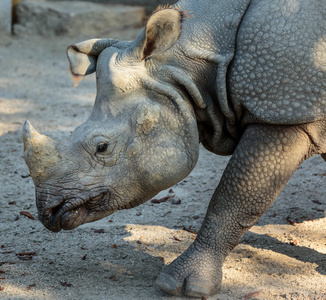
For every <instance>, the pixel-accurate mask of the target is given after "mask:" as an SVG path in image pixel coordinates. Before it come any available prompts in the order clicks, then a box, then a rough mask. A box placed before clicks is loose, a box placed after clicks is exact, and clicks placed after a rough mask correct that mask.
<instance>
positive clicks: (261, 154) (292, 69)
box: [24, 0, 326, 297]
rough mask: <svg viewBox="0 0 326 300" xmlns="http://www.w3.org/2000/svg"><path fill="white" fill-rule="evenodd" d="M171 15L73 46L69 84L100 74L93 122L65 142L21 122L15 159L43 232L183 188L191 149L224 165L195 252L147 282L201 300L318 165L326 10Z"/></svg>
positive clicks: (212, 8) (200, 4) (325, 88)
mask: <svg viewBox="0 0 326 300" xmlns="http://www.w3.org/2000/svg"><path fill="white" fill-rule="evenodd" d="M176 6H177V7H179V10H178V9H173V8H172V9H171V8H169V9H163V10H159V11H158V12H156V13H154V14H153V15H152V16H151V18H150V19H149V21H148V24H147V26H146V28H145V29H144V31H142V32H141V33H140V34H139V36H138V37H137V38H136V39H135V40H134V41H132V42H119V41H116V40H106V39H103V40H89V41H85V42H82V43H79V44H76V45H72V46H71V47H69V48H68V58H69V61H70V66H71V71H72V73H73V75H74V76H75V77H76V78H79V79H80V78H82V76H84V75H87V74H90V73H92V72H95V71H96V76H97V96H96V101H95V105H94V108H93V112H92V114H91V116H90V117H89V119H88V120H87V121H86V122H85V123H83V124H82V125H80V126H79V127H78V128H77V129H76V130H75V131H74V132H73V133H72V135H71V137H70V138H69V139H68V140H67V141H66V142H64V143H57V142H54V141H52V140H51V139H49V138H48V137H45V136H42V135H39V134H38V133H37V132H36V131H35V130H34V129H33V128H32V127H31V125H30V124H29V123H26V125H25V126H24V145H25V147H24V148H25V160H26V162H27V164H28V166H29V168H30V170H31V174H32V176H33V180H34V183H35V186H36V197H37V205H38V209H39V216H40V219H41V221H42V222H43V224H44V225H45V226H46V227H47V228H49V229H50V230H52V231H59V230H61V229H73V228H75V227H77V226H79V225H81V224H83V223H86V222H92V221H95V220H98V219H100V218H103V217H105V216H107V215H109V214H111V213H113V212H115V211H116V210H118V209H124V208H132V207H134V206H136V205H139V204H141V203H143V202H144V201H146V200H147V199H149V198H150V197H152V196H153V195H154V194H155V193H157V192H158V191H159V190H162V189H164V188H166V187H168V186H171V185H173V184H174V183H176V182H178V181H180V180H181V179H183V178H184V177H185V176H186V175H187V174H188V173H189V172H190V171H191V170H192V168H193V167H194V165H195V163H196V160H197V157H198V142H199V141H201V142H202V143H203V145H204V146H205V147H206V148H207V149H208V150H210V151H212V152H214V153H217V154H222V155H228V154H232V158H231V160H230V162H229V164H228V166H227V168H226V170H225V172H224V174H223V176H222V179H221V181H220V183H219V185H218V187H217V189H216V191H215V193H214V195H213V197H212V200H211V202H210V205H209V207H208V210H207V214H206V217H205V220H204V222H203V225H202V228H201V229H200V232H199V233H198V236H197V239H196V240H195V242H194V243H193V244H192V245H191V246H190V247H189V249H188V250H187V251H185V253H183V254H182V255H181V256H180V257H179V258H177V259H176V260H175V261H174V262H172V263H171V264H170V265H169V266H167V267H166V268H164V269H163V271H162V273H161V274H160V276H159V277H158V279H157V281H156V282H157V284H158V286H160V287H161V288H162V289H163V290H165V291H167V292H169V293H171V294H174V295H180V294H185V295H188V296H194V297H199V296H209V295H212V294H214V293H216V292H217V291H218V289H219V288H220V284H221V279H222V264H223V261H224V259H225V257H226V255H227V254H228V253H229V252H230V251H231V250H232V249H233V247H234V246H235V245H237V243H239V241H240V238H241V236H242V235H243V234H244V233H245V232H246V231H247V230H248V229H249V228H250V227H251V226H252V225H253V224H254V223H255V222H256V221H257V220H258V219H259V217H260V216H261V215H262V214H263V213H264V212H265V211H266V210H267V209H268V208H269V207H270V205H271V204H272V203H273V201H274V200H275V199H276V197H277V196H278V194H279V193H280V191H281V190H282V189H283V187H284V186H285V184H286V183H287V181H288V180H289V178H290V177H291V175H292V174H293V172H294V171H295V170H296V168H297V167H298V166H299V165H300V164H301V163H302V162H303V161H304V160H305V159H307V158H309V157H311V156H312V155H317V154H321V155H322V157H323V158H324V159H325V160H326V2H325V1H320V0H252V1H250V0H219V1H217V0H189V1H188V0H181V1H179V2H178V3H177V4H176ZM185 19H187V20H186V21H185ZM103 145H106V148H105V149H104V151H102V150H103ZM101 149H102V150H101ZM54 162H55V163H54ZM130 170H132V171H133V172H130ZM72 186H73V187H74V188H73V189H72V188H71V187H72Z"/></svg>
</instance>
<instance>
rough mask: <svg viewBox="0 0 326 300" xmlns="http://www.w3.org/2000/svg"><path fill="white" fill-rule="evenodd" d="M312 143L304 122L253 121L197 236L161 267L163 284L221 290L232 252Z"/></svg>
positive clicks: (177, 290) (193, 292) (190, 292)
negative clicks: (291, 124) (225, 265)
mask: <svg viewBox="0 0 326 300" xmlns="http://www.w3.org/2000/svg"><path fill="white" fill-rule="evenodd" d="M311 148H312V147H311V143H310V139H309V137H308V135H307V134H306V133H305V132H304V131H303V130H302V129H301V128H300V127H285V126H271V125H251V126H249V127H248V128H247V129H246V131H245V133H244V134H243V137H242V139H241V141H240V143H239V145H238V147H237V149H236V151H235V153H234V154H233V156H232V158H231V160H230V162H229V164H228V166H227V168H226V170H225V172H224V174H223V176H222V179H221V181H220V184H219V185H218V187H217V189H216V191H215V193H214V195H213V197H212V200H211V202H210V205H209V207H208V211H207V214H206V217H205V220H204V222H203V225H202V228H201V229H200V232H199V233H198V236H197V239H196V240H195V241H194V243H193V244H192V245H191V246H190V247H189V248H188V249H187V250H186V251H185V252H184V253H183V254H182V255H181V256H180V257H178V258H177V259H176V260H175V261H173V262H172V263H171V264H170V265H168V266H167V267H165V269H164V270H163V271H162V272H161V274H160V275H159V277H158V279H157V281H156V283H157V284H158V285H159V287H161V288H162V289H163V290H165V291H167V292H169V293H171V294H173V295H180V294H182V293H184V294H185V295H187V296H194V297H199V296H210V295H213V294H215V293H216V292H217V291H218V290H219V288H220V284H221V280H222V264H223V261H224V259H225V257H226V255H227V254H228V253H229V252H230V251H231V250H232V249H233V248H234V247H235V246H236V245H237V244H238V243H239V241H240V238H241V237H242V235H243V234H244V233H245V232H246V231H247V230H248V229H249V228H250V227H251V226H252V225H253V224H254V223H255V222H256V221H257V220H258V219H259V218H260V217H261V216H262V215H263V214H264V212H265V211H266V210H267V209H268V208H269V207H270V205H271V204H272V203H273V201H274V200H275V199H276V197H277V196H278V194H279V193H280V191H281V190H282V189H283V187H284V186H285V184H286V183H287V181H288V180H289V179H290V177H291V176H292V174H293V173H294V171H295V170H296V169H297V167H298V166H299V165H300V164H301V163H302V162H303V161H304V160H305V159H307V158H308V157H310V156H311V155H312V153H311V152H310V151H311Z"/></svg>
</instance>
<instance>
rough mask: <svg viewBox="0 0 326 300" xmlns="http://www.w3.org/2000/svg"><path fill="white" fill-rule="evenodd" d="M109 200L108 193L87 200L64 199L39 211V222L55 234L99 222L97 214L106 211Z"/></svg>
mask: <svg viewBox="0 0 326 300" xmlns="http://www.w3.org/2000/svg"><path fill="white" fill-rule="evenodd" d="M109 198H110V193H109V192H108V191H105V192H102V193H99V194H98V195H97V196H93V197H88V198H87V199H84V198H78V199H77V198H63V199H62V200H61V201H60V203H59V204H57V205H55V206H53V207H50V208H47V209H45V210H44V209H39V220H40V221H41V222H42V223H43V225H44V226H45V227H46V228H47V229H49V230H51V231H53V232H59V231H61V230H62V229H63V230H72V229H74V228H76V227H78V226H80V225H82V224H84V223H88V222H92V221H95V220H98V219H99V217H98V216H97V215H98V214H97V212H100V211H103V210H104V207H103V206H104V202H107V200H108V199H109ZM100 214H101V213H100ZM106 215H107V213H106ZM100 218H101V217H100Z"/></svg>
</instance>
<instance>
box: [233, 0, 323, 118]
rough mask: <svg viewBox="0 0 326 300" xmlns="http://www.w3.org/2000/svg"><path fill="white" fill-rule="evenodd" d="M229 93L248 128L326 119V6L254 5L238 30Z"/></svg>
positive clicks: (302, 0) (266, 1)
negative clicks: (262, 124) (250, 126)
mask: <svg viewBox="0 0 326 300" xmlns="http://www.w3.org/2000/svg"><path fill="white" fill-rule="evenodd" d="M229 70H230V73H229V86H228V87H229V91H230V97H231V99H232V103H233V106H234V108H235V111H236V115H237V117H238V119H239V120H242V121H243V122H244V123H246V122H252V121H259V122H266V123H272V124H302V123H307V122H312V121H316V120H325V119H326V1H321V0H273V1H271V0H253V1H252V2H251V4H250V6H249V8H248V10H247V12H246V15H245V16H244V18H243V20H242V23H241V26H240V28H239V31H238V36H237V43H236V54H235V57H234V60H233V62H232V64H231V66H230V69H229Z"/></svg>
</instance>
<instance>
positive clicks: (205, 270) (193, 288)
mask: <svg viewBox="0 0 326 300" xmlns="http://www.w3.org/2000/svg"><path fill="white" fill-rule="evenodd" d="M205 252H206V251H198V250H196V248H195V247H193V245H192V246H190V248H189V249H188V250H187V251H186V252H184V253H183V254H182V255H181V256H180V257H178V258H177V259H176V260H174V261H173V262H172V263H171V264H170V265H168V266H167V267H165V268H164V269H163V271H162V272H161V274H160V275H159V276H158V278H157V280H156V284H157V285H158V286H159V287H160V288H161V289H162V290H164V291H166V292H168V293H170V294H172V295H175V296H179V295H182V294H184V295H186V296H191V297H203V296H211V295H214V294H216V293H217V292H218V290H219V289H220V286H221V281H222V264H220V263H218V261H220V260H219V259H216V258H217V257H216V256H215V255H214V256H215V257H213V255H212V254H209V253H207V252H206V253H205Z"/></svg>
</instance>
